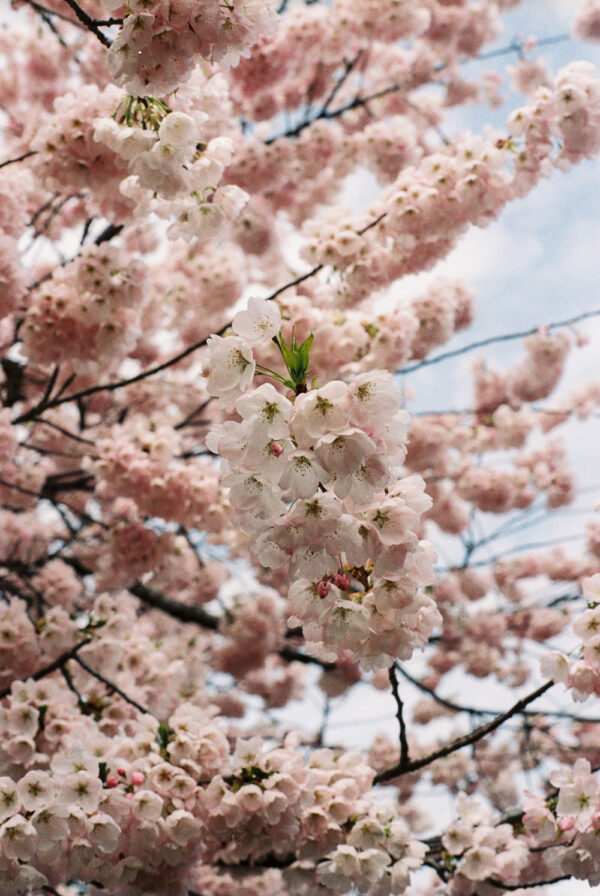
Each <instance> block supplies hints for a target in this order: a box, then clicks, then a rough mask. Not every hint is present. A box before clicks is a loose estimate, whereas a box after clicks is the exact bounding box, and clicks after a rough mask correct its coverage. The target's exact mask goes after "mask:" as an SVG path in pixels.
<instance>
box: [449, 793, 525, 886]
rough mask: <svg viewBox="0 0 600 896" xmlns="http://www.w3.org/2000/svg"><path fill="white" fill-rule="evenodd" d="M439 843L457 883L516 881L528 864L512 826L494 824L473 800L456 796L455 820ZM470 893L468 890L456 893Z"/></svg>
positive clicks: (492, 816)
mask: <svg viewBox="0 0 600 896" xmlns="http://www.w3.org/2000/svg"><path fill="white" fill-rule="evenodd" d="M442 843H443V845H444V849H445V850H446V852H447V853H448V857H449V859H450V861H451V862H452V863H453V864H455V867H456V873H457V875H458V876H459V877H458V879H457V882H458V880H460V878H466V879H467V880H468V881H483V880H486V879H487V878H490V879H492V880H496V881H506V882H507V883H510V882H511V881H518V880H519V878H520V876H521V872H522V870H523V869H524V868H525V866H526V865H527V863H528V862H529V850H528V848H527V845H526V843H525V842H524V841H523V840H522V839H520V838H518V837H517V836H515V832H514V830H513V827H512V825H510V824H498V820H497V814H496V813H494V812H493V810H491V809H490V808H488V807H487V806H486V805H485V804H484V803H483V802H482V801H481V800H479V799H478V798H477V797H467V796H465V795H464V794H459V796H458V799H457V819H456V821H454V822H453V823H452V825H451V826H450V827H448V828H446V830H445V831H444V833H443V834H442ZM456 892H461V893H471V892H473V890H471V889H461V890H456Z"/></svg>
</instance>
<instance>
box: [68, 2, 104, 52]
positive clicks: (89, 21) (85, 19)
mask: <svg viewBox="0 0 600 896" xmlns="http://www.w3.org/2000/svg"><path fill="white" fill-rule="evenodd" d="M64 2H65V3H66V4H67V6H70V7H71V9H72V10H73V12H74V13H75V15H76V16H77V18H78V19H79V21H80V22H81V23H82V25H84V26H85V27H86V28H87V30H88V31H91V32H92V34H93V35H94V36H95V37H97V38H98V40H99V41H100V43H101V44H103V45H104V46H105V47H110V45H111V41H110V40H109V39H108V37H107V36H106V35H105V34H102V32H101V31H100V29H99V28H98V26H97V25H96V22H95V20H94V19H93V18H92V17H91V16H89V15H88V14H87V12H86V11H85V10H84V9H82V8H81V6H80V5H79V4H78V3H77V2H76V0H64Z"/></svg>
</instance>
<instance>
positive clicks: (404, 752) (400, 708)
mask: <svg viewBox="0 0 600 896" xmlns="http://www.w3.org/2000/svg"><path fill="white" fill-rule="evenodd" d="M388 674H389V677H390V684H391V686H392V694H393V695H394V700H395V701H396V707H397V711H396V718H397V719H398V725H399V726H400V762H399V765H400V767H401V768H406V766H407V765H408V764H409V762H410V755H409V752H408V740H407V737H406V722H405V721H404V703H403V702H402V699H401V697H400V691H399V689H398V674H397V672H396V663H392V665H391V666H390V668H389V670H388Z"/></svg>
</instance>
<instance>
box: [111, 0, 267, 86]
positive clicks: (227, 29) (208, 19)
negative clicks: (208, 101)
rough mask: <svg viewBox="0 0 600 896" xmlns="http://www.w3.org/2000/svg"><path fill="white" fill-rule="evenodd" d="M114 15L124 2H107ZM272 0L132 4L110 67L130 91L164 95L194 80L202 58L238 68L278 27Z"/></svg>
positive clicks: (192, 0) (117, 38) (114, 44)
mask: <svg viewBox="0 0 600 896" xmlns="http://www.w3.org/2000/svg"><path fill="white" fill-rule="evenodd" d="M102 3H103V5H104V6H105V7H106V8H107V9H109V10H111V11H113V12H114V11H117V12H118V11H120V10H122V9H123V4H122V2H121V0H102ZM273 6H274V4H273V3H272V2H271V0H244V2H239V0H232V2H231V3H227V4H222V3H219V2H218V0H210V2H204V3H202V5H201V7H199V5H198V4H197V3H195V2H194V0H187V2H182V3H179V4H177V5H173V6H171V7H169V8H165V7H164V6H163V4H161V3H160V2H158V0H151V2H143V3H142V2H134V3H130V4H128V5H127V14H126V15H125V18H124V20H123V24H122V26H121V29H120V31H119V33H118V35H117V37H116V38H115V40H114V41H113V42H112V44H111V46H110V49H109V52H108V68H109V71H110V73H111V75H112V77H113V79H114V80H115V82H116V83H117V84H120V85H121V86H123V87H125V88H126V89H127V91H128V92H129V93H132V94H137V95H141V96H146V95H148V94H154V95H156V96H165V95H166V94H168V93H171V92H172V91H173V90H175V89H176V88H177V87H178V85H179V84H181V83H182V82H183V81H185V80H186V79H187V78H189V76H190V73H191V70H192V68H193V67H194V65H196V64H198V63H199V62H201V61H202V60H206V61H210V62H217V63H219V64H220V65H221V66H222V67H227V66H229V65H236V64H237V62H238V61H239V59H240V56H247V55H249V50H250V47H251V46H252V45H253V44H254V43H255V41H256V40H257V39H258V38H259V36H260V35H261V34H263V33H266V34H268V33H269V32H271V31H273V30H274V28H275V27H276V25H277V16H276V14H275V11H274V8H273Z"/></svg>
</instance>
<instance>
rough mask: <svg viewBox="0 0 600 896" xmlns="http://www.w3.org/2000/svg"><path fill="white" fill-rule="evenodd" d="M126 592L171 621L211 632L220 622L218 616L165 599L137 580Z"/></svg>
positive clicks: (215, 629) (158, 592) (216, 628)
mask: <svg viewBox="0 0 600 896" xmlns="http://www.w3.org/2000/svg"><path fill="white" fill-rule="evenodd" d="M127 590H128V591H130V592H131V594H133V595H135V597H138V598H139V599H140V600H141V601H142V602H143V603H145V604H147V605H148V606H150V607H154V608H155V609H156V610H162V612H163V613H167V615H168V616H172V617H173V619H179V621H180V622H195V623H196V625H200V626H202V628H207V629H210V630H211V631H217V630H218V628H219V621H220V620H219V618H218V616H213V615H212V613H208V612H207V611H206V610H204V609H202V607H193V606H190V605H189V604H184V603H183V602H182V601H180V600H173V599H172V598H170V597H166V595H164V594H161V593H160V591H155V590H154V588H150V587H149V586H148V585H144V584H143V583H142V582H140V581H139V580H136V581H135V582H134V583H133V585H130V587H129V588H128V589H127Z"/></svg>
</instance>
